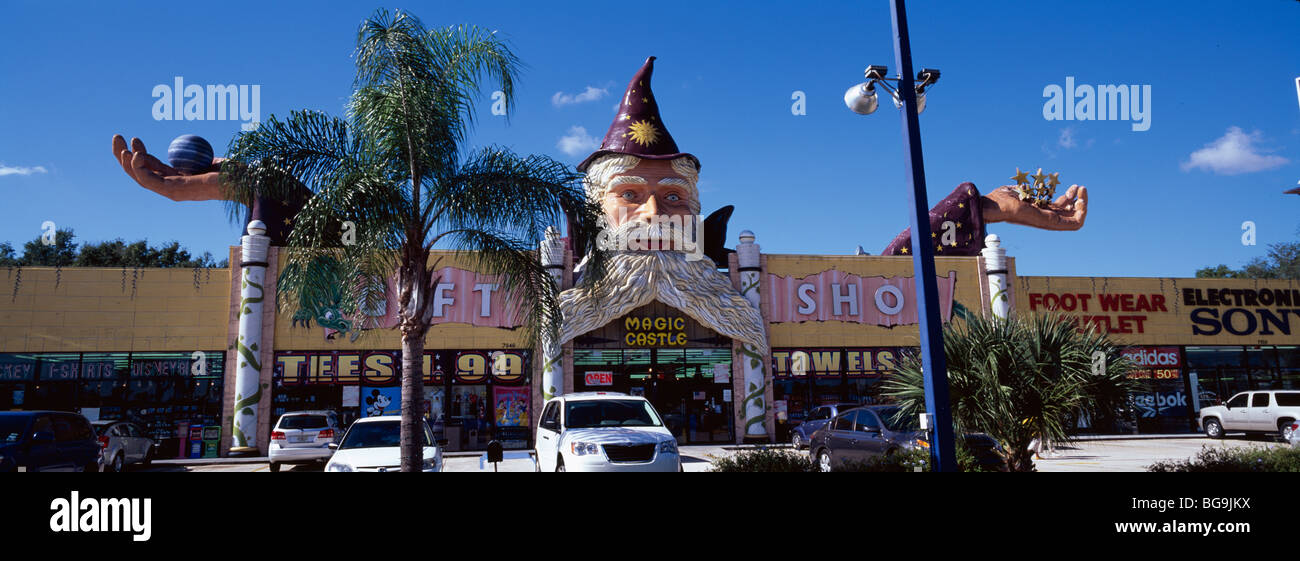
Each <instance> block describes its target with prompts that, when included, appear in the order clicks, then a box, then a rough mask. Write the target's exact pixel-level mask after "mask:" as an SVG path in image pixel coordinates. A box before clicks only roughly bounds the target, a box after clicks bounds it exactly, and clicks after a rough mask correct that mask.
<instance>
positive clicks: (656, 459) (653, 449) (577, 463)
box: [535, 392, 682, 471]
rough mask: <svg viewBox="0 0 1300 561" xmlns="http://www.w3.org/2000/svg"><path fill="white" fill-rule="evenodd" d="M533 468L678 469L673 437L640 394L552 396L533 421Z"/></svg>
mask: <svg viewBox="0 0 1300 561" xmlns="http://www.w3.org/2000/svg"><path fill="white" fill-rule="evenodd" d="M535 442H536V445H535V447H536V450H537V471H682V459H681V456H680V455H679V454H678V452H677V439H676V438H674V437H673V434H672V433H671V432H669V431H668V429H667V428H666V427H664V422H663V419H662V418H661V417H660V416H659V413H658V412H657V411H655V408H654V406H653V405H650V402H649V401H646V399H645V398H644V397H639V396H629V395H625V394H621V393H614V392H589V393H575V394H568V395H562V396H559V397H555V398H552V399H551V400H550V401H547V402H546V406H545V407H543V408H542V415H541V419H540V421H539V422H538V425H537V438H536V440H535Z"/></svg>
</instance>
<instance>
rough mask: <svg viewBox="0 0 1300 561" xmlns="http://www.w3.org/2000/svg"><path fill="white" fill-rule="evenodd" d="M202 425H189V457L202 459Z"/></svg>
mask: <svg viewBox="0 0 1300 561" xmlns="http://www.w3.org/2000/svg"><path fill="white" fill-rule="evenodd" d="M203 428H204V427H203V425H190V435H189V439H188V442H189V451H190V453H189V457H191V458H202V457H203Z"/></svg>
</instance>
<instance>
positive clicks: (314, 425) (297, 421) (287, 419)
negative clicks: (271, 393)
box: [280, 415, 329, 429]
mask: <svg viewBox="0 0 1300 561" xmlns="http://www.w3.org/2000/svg"><path fill="white" fill-rule="evenodd" d="M327 427H329V423H328V422H327V421H326V420H325V416H324V415H285V416H283V417H280V428H282V429H323V428H327Z"/></svg>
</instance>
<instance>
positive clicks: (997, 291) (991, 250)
mask: <svg viewBox="0 0 1300 561" xmlns="http://www.w3.org/2000/svg"><path fill="white" fill-rule="evenodd" d="M980 254H981V255H983V257H984V270H985V273H984V274H985V275H987V276H988V279H989V309H990V310H991V311H992V313H993V317H995V318H998V319H1007V316H1008V315H1009V314H1010V312H1011V295H1010V293H1009V290H1010V285H1009V284H1007V250H1005V249H1003V248H1002V241H1001V240H1000V239H998V236H997V234H989V235H988V236H986V237H985V238H984V249H983V250H981V251H980Z"/></svg>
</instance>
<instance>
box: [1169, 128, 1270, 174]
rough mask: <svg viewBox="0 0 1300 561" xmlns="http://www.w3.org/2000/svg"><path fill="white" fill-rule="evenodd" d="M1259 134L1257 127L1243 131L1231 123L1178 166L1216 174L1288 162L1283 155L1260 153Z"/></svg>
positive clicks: (1232, 172) (1254, 169)
mask: <svg viewBox="0 0 1300 561" xmlns="http://www.w3.org/2000/svg"><path fill="white" fill-rule="evenodd" d="M1262 138H1263V133H1261V132H1260V131H1255V132H1252V133H1250V134H1246V133H1245V132H1243V131H1242V130H1241V128H1240V127H1231V128H1229V129H1228V132H1227V134H1224V135H1223V136H1222V137H1221V138H1219V139H1218V140H1215V141H1214V142H1211V143H1209V144H1206V145H1205V147H1204V148H1201V149H1200V150H1197V151H1195V152H1192V155H1191V157H1190V158H1189V159H1188V160H1187V161H1186V162H1183V163H1182V165H1181V167H1182V168H1183V171H1190V170H1192V169H1193V168H1197V169H1201V170H1203V171H1211V172H1214V173H1217V174H1220V175H1237V174H1242V173H1251V172H1256V171H1264V170H1269V169H1273V168H1276V167H1280V166H1283V165H1285V164H1286V163H1287V162H1288V160H1287V159H1286V158H1283V157H1281V156H1271V155H1266V154H1261V153H1260V149H1259V148H1258V147H1257V146H1255V144H1256V143H1257V142H1259V141H1260V140H1261V139H1262ZM1265 151H1266V152H1267V150H1265Z"/></svg>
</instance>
